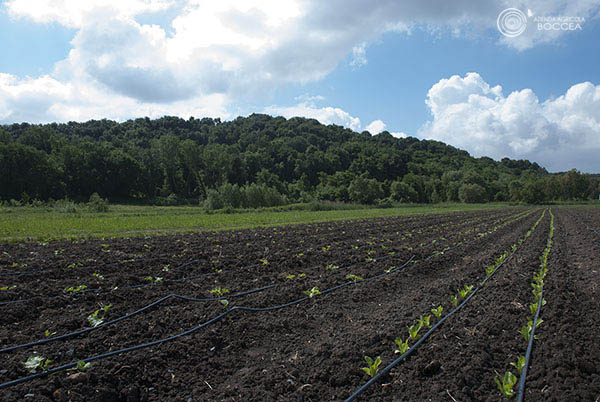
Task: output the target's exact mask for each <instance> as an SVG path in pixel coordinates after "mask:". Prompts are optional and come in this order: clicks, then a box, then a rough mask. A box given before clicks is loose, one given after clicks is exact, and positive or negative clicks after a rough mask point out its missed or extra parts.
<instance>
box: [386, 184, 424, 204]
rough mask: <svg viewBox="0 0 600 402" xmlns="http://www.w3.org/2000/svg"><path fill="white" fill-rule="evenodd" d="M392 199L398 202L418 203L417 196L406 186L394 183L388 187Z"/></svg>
mask: <svg viewBox="0 0 600 402" xmlns="http://www.w3.org/2000/svg"><path fill="white" fill-rule="evenodd" d="M390 192H391V197H392V199H394V200H396V201H400V202H418V201H419V194H417V192H416V191H415V190H414V189H413V188H412V187H411V186H409V185H408V184H406V183H404V182H401V181H395V182H393V183H392V185H391V186H390Z"/></svg>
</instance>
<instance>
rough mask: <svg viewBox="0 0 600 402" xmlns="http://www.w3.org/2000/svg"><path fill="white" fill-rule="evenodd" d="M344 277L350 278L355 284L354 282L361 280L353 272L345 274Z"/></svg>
mask: <svg viewBox="0 0 600 402" xmlns="http://www.w3.org/2000/svg"><path fill="white" fill-rule="evenodd" d="M346 279H350V280H351V281H352V282H354V284H355V285H356V282H359V281H362V280H363V278H362V277H360V276H358V275H354V274H348V275H346Z"/></svg>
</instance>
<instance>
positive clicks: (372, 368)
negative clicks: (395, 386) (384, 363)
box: [362, 356, 381, 378]
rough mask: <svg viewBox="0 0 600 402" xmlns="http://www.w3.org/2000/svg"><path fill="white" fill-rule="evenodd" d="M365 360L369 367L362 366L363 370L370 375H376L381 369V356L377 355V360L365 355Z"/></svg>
mask: <svg viewBox="0 0 600 402" xmlns="http://www.w3.org/2000/svg"><path fill="white" fill-rule="evenodd" d="M365 362H367V367H362V371H364V372H365V373H367V374H368V375H369V377H371V378H373V377H375V374H377V372H378V371H379V365H380V364H381V357H380V356H377V358H376V359H375V361H373V359H371V358H370V357H369V356H365Z"/></svg>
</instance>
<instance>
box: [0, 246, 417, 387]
mask: <svg viewBox="0 0 600 402" xmlns="http://www.w3.org/2000/svg"><path fill="white" fill-rule="evenodd" d="M414 257H415V256H414V255H413V256H412V257H411V258H410V259H409V260H408V261H406V262H405V263H404V264H402V265H401V266H399V267H397V268H395V269H394V270H392V271H390V274H391V273H393V272H399V271H400V270H402V269H403V268H405V267H406V266H407V265H408V264H409V263H410V262H411V261H412V260H413V259H414ZM386 275H387V274H386ZM361 282H364V281H361ZM359 283H360V282H359ZM352 284H354V282H353V281H348V282H344V283H342V284H339V285H336V286H333V287H332V288H329V289H325V290H323V291H321V292H320V293H321V295H323V294H326V293H329V292H332V291H333V290H336V289H339V288H342V287H345V286H349V285H352ZM306 300H310V297H308V296H304V297H302V298H300V299H297V300H294V301H291V302H289V303H285V304H279V305H276V306H271V307H244V306H233V307H231V308H230V309H229V310H227V311H224V312H223V313H221V314H219V315H217V316H215V317H213V318H211V319H210V320H208V321H205V322H203V323H202V324H199V325H197V326H195V327H193V328H190V329H188V330H186V331H184V332H181V333H179V334H175V335H172V336H169V337H167V338H162V339H157V340H155V341H151V342H147V343H143V344H140V345H134V346H130V347H127V348H122V349H119V350H114V351H112V352H107V353H103V354H100V355H95V356H90V357H86V358H85V359H81V360H78V361H76V362H72V363H67V364H63V365H62V366H58V367H54V368H52V369H49V370H46V371H42V372H41V373H36V374H32V375H29V376H27V377H21V378H17V379H15V380H12V381H8V382H5V383H3V384H0V389H3V388H8V387H11V386H14V385H17V384H21V383H24V382H27V381H31V380H34V379H36V378H40V377H45V376H47V375H50V374H54V373H57V372H59V371H63V370H67V369H70V368H73V367H76V366H77V364H78V363H79V362H80V361H83V362H85V363H89V362H93V361H96V360H101V359H105V358H108V357H111V356H115V355H119V354H122V353H127V352H132V351H135V350H139V349H144V348H148V347H151V346H155V345H160V344H162V343H166V342H170V341H173V340H176V339H179V338H181V337H184V336H187V335H190V334H192V333H194V332H196V331H198V330H200V329H202V328H204V327H206V326H208V325H210V324H213V323H215V322H217V321H219V320H221V319H222V318H224V317H225V316H227V315H229V314H231V313H232V312H233V311H236V310H240V311H251V312H264V311H275V310H280V309H283V308H286V307H290V306H294V305H296V304H300V303H302V302H304V301H306Z"/></svg>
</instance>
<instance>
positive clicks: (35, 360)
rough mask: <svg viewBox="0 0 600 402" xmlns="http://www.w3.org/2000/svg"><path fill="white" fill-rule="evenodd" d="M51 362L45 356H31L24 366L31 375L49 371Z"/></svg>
mask: <svg viewBox="0 0 600 402" xmlns="http://www.w3.org/2000/svg"><path fill="white" fill-rule="evenodd" d="M50 363H51V360H48V359H46V358H45V357H44V356H40V355H33V356H29V358H28V359H27V361H25V362H23V365H24V366H25V368H26V369H27V370H28V371H29V372H30V373H35V372H36V371H37V370H38V369H40V370H42V371H46V370H48V367H49V366H50Z"/></svg>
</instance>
